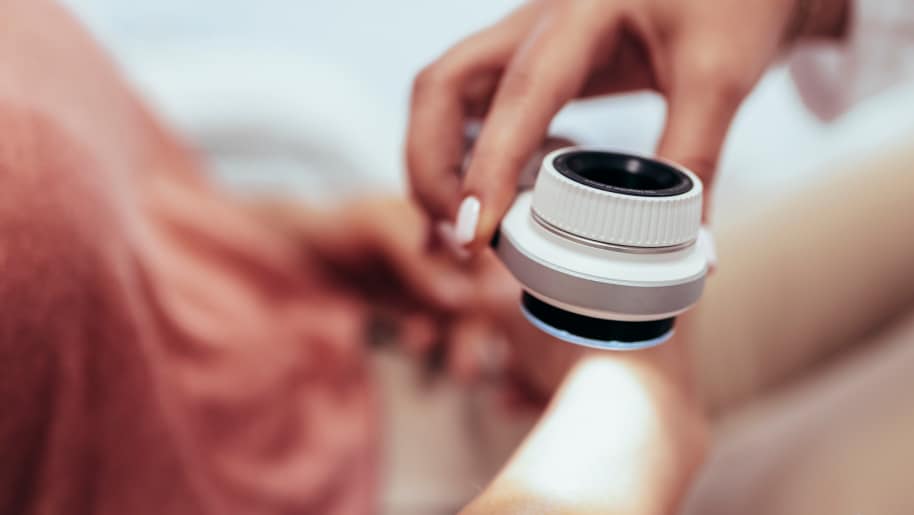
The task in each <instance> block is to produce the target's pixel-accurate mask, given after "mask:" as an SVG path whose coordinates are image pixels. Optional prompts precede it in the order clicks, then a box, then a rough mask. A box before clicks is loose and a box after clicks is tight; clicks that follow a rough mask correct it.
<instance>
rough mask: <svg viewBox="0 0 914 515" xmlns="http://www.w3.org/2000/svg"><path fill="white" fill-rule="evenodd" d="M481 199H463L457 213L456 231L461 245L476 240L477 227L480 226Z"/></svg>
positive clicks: (470, 197) (471, 197)
mask: <svg viewBox="0 0 914 515" xmlns="http://www.w3.org/2000/svg"><path fill="white" fill-rule="evenodd" d="M479 208H480V204H479V199H478V198H476V197H473V196H469V197H467V198H465V199H463V202H462V203H461V204H460V209H459V210H458V211H457V228H456V229H455V230H454V233H455V236H456V237H457V243H458V244H459V245H466V244H467V243H470V242H471V241H473V239H474V238H476V225H477V224H479Z"/></svg>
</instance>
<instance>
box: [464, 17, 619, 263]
mask: <svg viewBox="0 0 914 515" xmlns="http://www.w3.org/2000/svg"><path fill="white" fill-rule="evenodd" d="M591 29H594V27H591ZM602 34H605V31H604V29H602V28H601V29H600V30H587V28H586V27H582V22H581V20H580V19H577V18H576V17H574V16H570V15H567V14H566V15H562V16H558V17H556V18H547V19H546V20H545V22H544V23H543V24H542V25H541V26H540V27H538V29H537V30H536V31H534V33H533V35H532V36H531V38H530V39H529V40H528V41H527V42H526V43H525V44H524V46H523V47H522V48H521V49H520V51H519V52H518V53H517V54H516V55H515V57H514V59H513V60H512V62H511V63H510V64H509V66H508V69H507V71H506V73H505V75H504V78H503V79H502V82H501V85H500V86H499V88H498V91H497V93H496V96H495V100H494V103H493V105H492V108H491V110H490V113H489V117H488V119H487V120H486V122H485V124H484V125H483V128H482V132H481V133H480V136H479V139H478V141H477V144H476V148H475V149H474V151H473V156H472V159H471V161H470V166H469V169H468V171H467V175H466V177H465V179H464V184H463V194H464V198H465V199H470V200H464V202H465V204H464V205H467V204H472V205H473V206H474V207H476V206H479V207H478V225H477V226H476V227H475V230H473V229H474V228H471V227H470V228H468V225H471V224H468V223H467V221H466V220H461V219H460V218H464V217H461V216H458V223H457V227H458V237H459V238H460V239H461V240H462V241H461V243H463V244H465V245H467V246H468V247H471V248H479V247H481V246H483V245H484V243H485V242H488V241H489V239H491V237H492V234H493V233H494V232H495V228H496V227H497V225H498V223H499V220H501V218H502V216H504V213H505V212H506V211H507V209H508V207H509V206H510V204H511V201H512V200H513V198H514V195H515V191H516V183H517V180H518V176H519V174H520V172H521V170H522V169H523V167H524V164H525V163H526V162H527V160H528V159H529V157H530V155H532V154H533V153H534V152H535V151H536V150H537V148H538V147H539V146H540V144H541V143H542V142H543V139H544V138H545V136H546V133H547V130H548V128H549V124H550V123H551V122H552V118H553V117H554V116H555V115H556V113H558V111H559V110H560V109H561V108H562V107H563V106H564V105H565V104H566V103H567V102H568V101H569V100H571V99H572V98H574V97H576V96H577V95H578V93H579V92H580V90H581V88H582V87H583V85H584V83H585V81H586V79H587V76H588V74H589V69H590V66H591V63H592V56H593V52H594V49H595V47H596V44H597V42H598V37H602ZM472 199H475V201H474V200H472ZM461 211H464V210H463V209H461ZM460 214H461V215H462V214H464V213H460Z"/></svg>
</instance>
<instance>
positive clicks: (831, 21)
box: [406, 0, 846, 250]
mask: <svg viewBox="0 0 914 515" xmlns="http://www.w3.org/2000/svg"><path fill="white" fill-rule="evenodd" d="M845 3H846V0H809V1H807V0H750V1H742V2H732V1H729V0H689V1H674V0H625V1H614V2H606V1H581V0H575V1H567V0H537V1H533V2H530V3H527V4H525V5H523V6H522V7H520V8H519V9H517V10H516V11H514V12H513V13H511V14H509V15H508V16H506V17H505V18H504V19H502V20H500V21H499V22H497V23H496V24H494V25H492V26H491V27H488V28H486V29H484V30H482V31H480V32H478V33H476V34H473V35H471V36H469V37H468V38H466V39H464V40H463V41H461V42H459V43H457V44H456V45H454V46H453V47H452V48H451V49H449V50H448V51H446V52H445V53H444V54H443V55H442V56H441V57H439V58H438V59H436V60H435V61H434V62H432V63H431V64H429V65H428V66H427V67H426V68H424V69H423V70H422V71H421V72H420V73H419V74H418V75H417V77H416V79H415V82H414V85H413V92H412V103H411V110H410V121H409V128H408V132H407V143H406V157H407V165H408V169H409V177H410V184H411V186H412V192H413V194H414V196H415V198H416V199H417V200H418V201H419V203H420V204H421V205H422V206H423V208H424V209H425V210H426V212H427V213H428V215H429V216H430V217H431V218H432V219H436V220H454V219H455V217H456V216H457V213H458V206H459V205H460V204H461V200H463V199H466V198H469V197H474V198H475V199H477V200H478V201H479V202H480V203H481V207H480V208H479V214H478V225H475V224H473V223H469V224H460V223H458V224H457V227H458V228H461V226H462V225H463V226H464V227H463V230H460V231H458V232H460V233H462V234H463V235H462V236H461V239H462V241H461V242H460V243H461V244H465V245H467V246H468V248H470V249H471V250H474V249H479V248H481V247H483V246H484V245H485V242H487V241H489V239H490V238H491V236H492V234H493V232H494V230H495V228H496V226H497V225H498V222H499V220H501V218H502V216H503V215H504V213H505V212H506V211H507V209H508V207H509V205H510V203H511V200H512V199H513V197H514V192H515V184H516V182H517V175H518V174H519V173H520V171H521V169H522V168H523V165H524V163H525V162H526V161H527V159H528V158H529V157H530V156H531V154H533V152H534V151H535V150H536V149H537V148H538V146H539V145H540V143H541V142H542V140H543V138H544V136H545V135H546V131H547V129H548V127H549V124H550V122H551V121H552V118H553V117H554V116H555V114H556V113H557V112H558V111H559V110H560V109H561V108H562V107H563V106H564V105H565V104H566V103H568V102H569V101H571V100H573V99H575V98H584V97H591V96H596V95H606V94H613V93H622V92H627V91H634V90H653V91H656V92H658V93H660V94H661V95H662V96H663V97H664V98H665V99H666V100H667V106H668V115H667V119H666V123H665V126H664V129H663V134H662V137H661V139H660V143H659V146H658V154H659V155H660V156H662V157H665V158H669V159H671V160H673V161H676V162H678V163H680V164H682V165H684V166H686V167H688V168H690V169H692V170H693V171H694V172H696V173H697V174H698V175H699V176H700V177H701V178H702V179H703V180H704V181H705V183H707V184H708V186H709V187H710V185H711V182H712V179H713V176H714V171H715V167H716V163H717V159H718V155H719V153H720V149H721V145H722V143H723V140H724V137H725V135H726V132H727V129H728V127H729V125H730V121H731V119H732V118H733V116H734V114H735V113H736V111H737V109H738V107H739V105H740V104H741V102H742V100H743V99H744V98H745V96H746V95H747V94H748V93H749V91H750V90H751V89H752V87H753V86H754V85H755V83H756V82H757V81H758V79H759V78H760V77H761V75H762V74H763V72H764V71H765V69H766V68H767V67H768V65H769V64H770V63H771V62H772V61H773V60H774V59H775V58H777V56H778V55H780V53H781V52H782V51H783V50H784V49H785V48H787V47H789V46H791V45H792V44H794V43H795V42H797V41H799V40H802V39H809V38H833V37H838V36H839V35H840V34H841V33H842V31H843V27H844V24H845V16H846V13H845V10H846V8H845ZM471 119H483V125H482V130H481V132H480V134H479V138H478V140H477V142H476V145H475V147H474V151H473V157H472V159H471V161H470V163H469V168H468V170H467V172H466V174H465V176H463V177H462V178H461V177H460V176H459V171H460V170H461V168H462V162H463V159H464V147H463V144H464V140H463V137H464V133H463V131H464V124H465V123H466V122H467V121H468V120H471ZM470 211H472V209H471V210H470ZM474 218H475V217H474ZM474 225H475V227H473V226H474Z"/></svg>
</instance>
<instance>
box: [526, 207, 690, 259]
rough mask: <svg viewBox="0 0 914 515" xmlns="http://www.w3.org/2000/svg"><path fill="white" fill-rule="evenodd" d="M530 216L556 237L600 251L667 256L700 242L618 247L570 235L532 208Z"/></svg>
mask: <svg viewBox="0 0 914 515" xmlns="http://www.w3.org/2000/svg"><path fill="white" fill-rule="evenodd" d="M530 216H531V217H533V221H535V222H536V223H537V224H539V225H540V226H541V227H542V228H543V229H546V230H547V231H549V232H551V233H553V234H555V235H556V236H559V237H562V238H566V239H570V240H572V241H575V242H577V243H580V244H582V245H587V246H589V247H595V248H598V249H604V250H614V251H617V252H626V253H628V254H665V253H667V252H675V251H677V250H683V249H687V248H689V247H691V246H692V245H694V244H695V242H696V241H698V239H697V238H694V239H691V240H689V241H687V242H684V243H680V244H678V245H669V246H666V247H632V246H629V245H618V244H615V243H606V242H605V241H598V240H594V239H591V238H586V237H584V236H579V235H577V234H573V233H570V232H568V231H566V230H565V229H562V228H561V227H558V226H556V225H553V224H552V223H550V222H549V221H548V220H546V219H544V218H543V217H542V216H540V215H539V213H537V212H536V210H535V209H533V208H532V207H531V208H530Z"/></svg>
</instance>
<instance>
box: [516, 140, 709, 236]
mask: <svg viewBox="0 0 914 515" xmlns="http://www.w3.org/2000/svg"><path fill="white" fill-rule="evenodd" d="M570 153H580V155H585V154H587V155H596V156H597V157H606V158H607V162H611V163H613V167H614V168H613V169H611V170H610V169H606V170H600V169H594V170H588V171H587V172H586V174H587V177H588V178H583V177H579V176H578V175H577V174H574V173H567V171H566V173H562V172H560V171H559V169H558V168H557V167H556V163H557V162H559V163H560V164H563V163H565V162H566V161H567V160H568V159H567V158H573V157H575V156H569V155H568V154H570ZM559 158H562V159H561V160H559ZM557 160H558V161H557ZM651 167H653V169H654V170H657V169H662V170H661V171H665V172H666V173H676V174H684V175H685V177H688V179H689V180H691V187H689V188H682V189H683V190H684V191H683V192H681V193H676V194H669V195H654V194H652V193H651V192H650V191H649V190H645V191H643V192H642V193H640V194H639V192H638V188H639V187H641V186H639V185H643V184H645V181H644V178H645V176H640V177H639V176H638V174H639V173H646V170H650V169H651ZM601 173H606V174H607V176H610V175H611V176H613V177H615V180H623V181H627V183H626V184H625V185H624V187H614V186H607V187H606V188H601V187H599V181H600V180H601V178H600V174H601ZM626 174H627V175H626ZM620 177H621V179H619V178H620ZM589 179H593V180H589ZM669 190H670V189H669V188H667V191H669ZM623 192H624V193H623ZM701 203H702V184H701V180H699V179H698V177H696V176H695V174H693V173H692V172H690V171H688V170H686V169H684V168H682V167H679V166H676V165H673V164H671V163H668V162H664V161H657V160H654V159H650V158H646V157H641V156H634V155H629V154H620V153H616V152H606V151H601V150H593V149H581V148H577V147H571V148H565V149H562V150H557V151H555V152H552V153H550V154H549V155H547V156H546V157H545V158H544V159H543V164H542V167H541V169H540V173H539V176H538V177H537V180H536V185H535V186H534V190H533V205H532V209H533V211H535V212H536V214H537V215H538V216H539V217H540V218H541V219H543V220H544V221H546V222H547V223H549V224H551V225H553V226H555V227H556V228H558V229H561V230H563V231H566V232H569V233H571V234H574V235H576V236H579V237H582V238H587V239H590V240H595V241H598V242H602V243H608V244H613V245H624V246H629V247H670V246H676V245H681V244H683V243H687V242H690V241H693V240H695V238H697V237H698V231H699V229H700V227H701Z"/></svg>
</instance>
